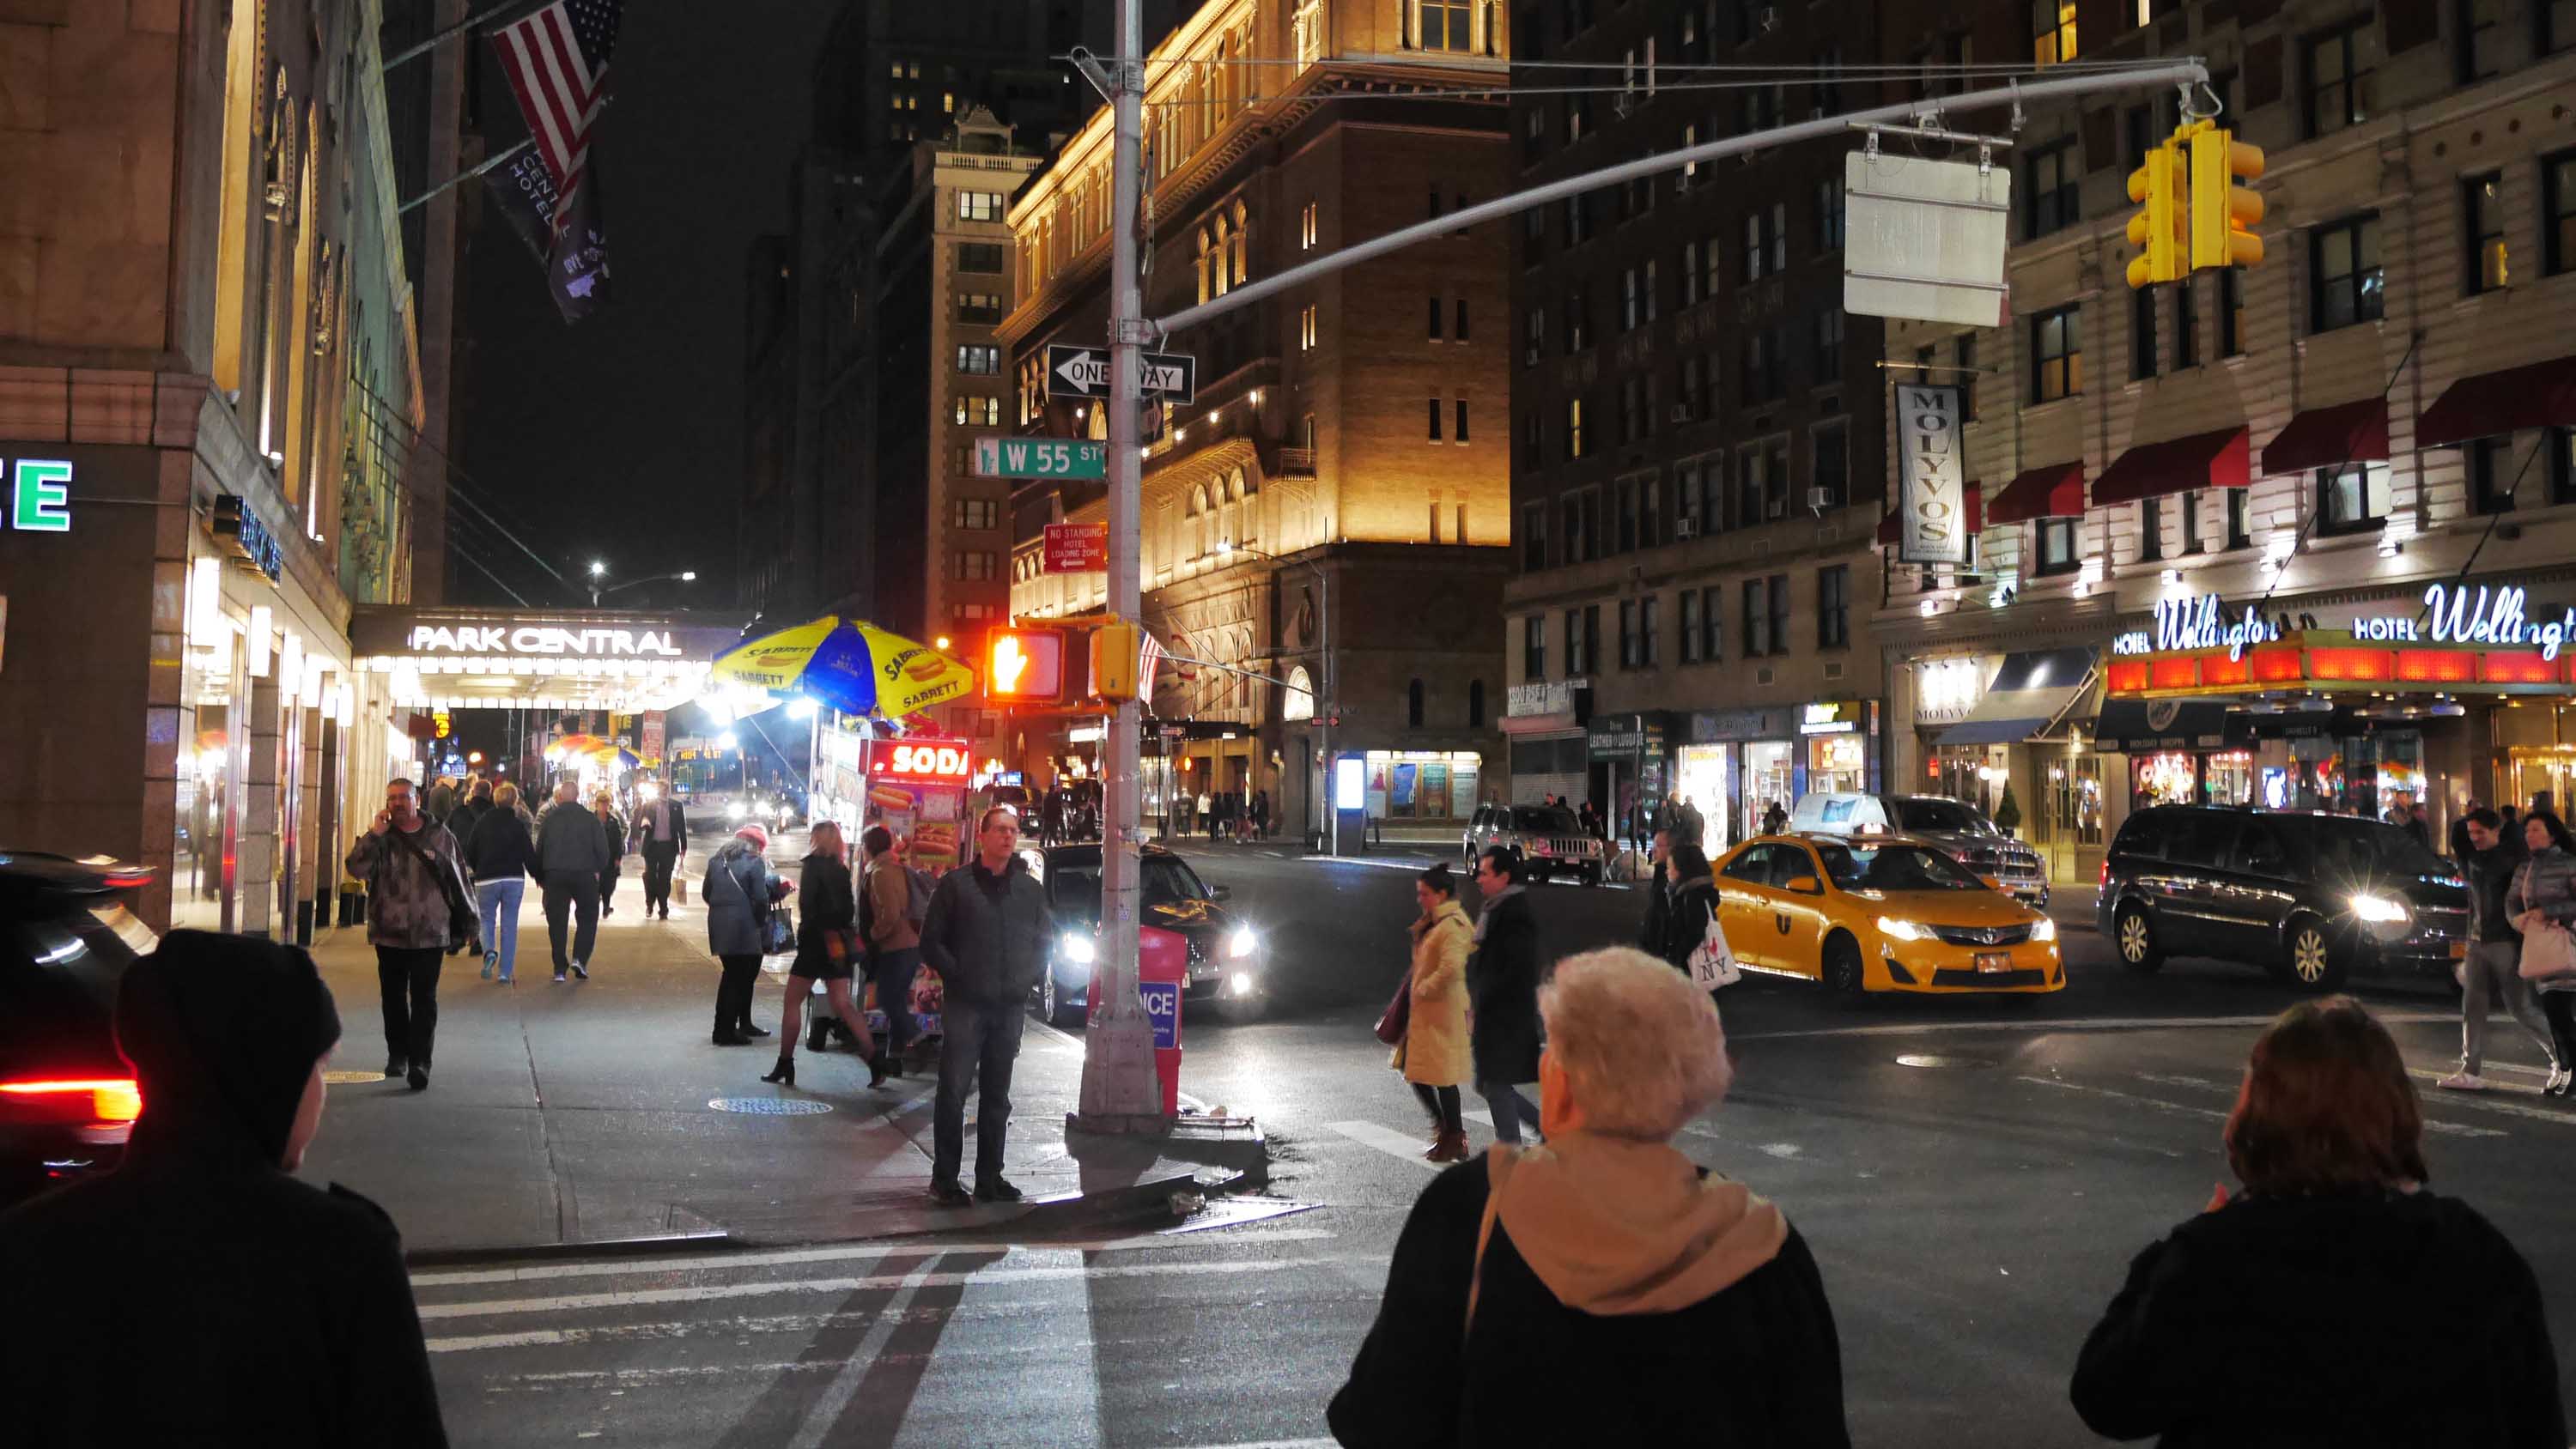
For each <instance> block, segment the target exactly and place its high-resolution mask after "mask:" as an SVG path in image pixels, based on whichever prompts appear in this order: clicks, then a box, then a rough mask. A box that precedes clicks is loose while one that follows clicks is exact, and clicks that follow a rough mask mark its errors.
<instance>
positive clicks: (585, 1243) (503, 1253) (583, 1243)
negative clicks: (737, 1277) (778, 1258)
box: [403, 1213, 750, 1268]
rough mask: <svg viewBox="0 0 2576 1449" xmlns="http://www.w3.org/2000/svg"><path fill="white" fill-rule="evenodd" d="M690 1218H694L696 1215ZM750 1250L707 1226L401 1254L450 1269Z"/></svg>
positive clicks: (406, 1262) (413, 1263)
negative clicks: (723, 1250) (707, 1250)
mask: <svg viewBox="0 0 2576 1449" xmlns="http://www.w3.org/2000/svg"><path fill="white" fill-rule="evenodd" d="M690 1216H692V1217H695V1216H696V1214H694V1213H692V1214H690ZM749 1246H750V1244H748V1243H745V1242H744V1241H742V1240H741V1239H739V1238H737V1237H735V1236H734V1235H733V1234H732V1232H730V1231H729V1230H727V1229H725V1228H723V1227H721V1226H716V1225H713V1224H710V1225H709V1226H708V1227H707V1228H706V1229H705V1230H703V1231H688V1232H676V1233H648V1234H645V1235H643V1236H641V1237H632V1238H597V1239H590V1240H582V1239H575V1240H573V1241H570V1242H562V1243H517V1244H510V1245H507V1246H494V1247H479V1248H477V1247H464V1248H407V1249H405V1250H404V1251H403V1266H404V1267H406V1268H453V1267H459V1266H462V1265H465V1264H470V1263H542V1262H551V1261H554V1260H556V1259H561V1258H649V1257H653V1256H655V1255H657V1254H662V1253H679V1252H690V1251H704V1250H706V1249H708V1248H742V1247H749Z"/></svg>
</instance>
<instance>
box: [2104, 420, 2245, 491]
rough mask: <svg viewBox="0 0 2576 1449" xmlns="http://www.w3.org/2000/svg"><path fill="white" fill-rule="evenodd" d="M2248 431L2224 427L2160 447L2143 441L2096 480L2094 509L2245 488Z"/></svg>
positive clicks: (2163, 443) (2178, 439)
mask: <svg viewBox="0 0 2576 1449" xmlns="http://www.w3.org/2000/svg"><path fill="white" fill-rule="evenodd" d="M2245 446H2246V445H2245V430H2244V429H2243V428H2225V429H2222V430H2220V431H2218V432H2215V433H2195V434H2193V435H2192V436H2191V437H2188V438H2174V439H2171V440H2169V441H2167V442H2162V443H2140V444H2139V445H2138V446H2136V447H2134V448H2131V449H2130V450H2129V451H2127V452H2125V453H2122V454H2121V455H2120V456H2119V457H2118V458H2117V459H2115V460H2113V461H2112V464H2111V466H2110V467H2108V468H2105V469H2103V470H2102V476H2101V477H2099V478H2096V479H2094V480H2093V506H2094V507H2096V508H2100V507H2103V506H2104V505H2106V504H2112V503H2135V502H2137V501H2138V500H2139V499H2141V498H2162V497H2164V496H2165V495H2166V494H2168V493H2182V492H2186V491H2188V490H2190V489H2193V488H2242V487H2244V486H2245V485H2246V484H2248V483H2250V482H2252V481H2253V480H2252V479H2251V478H2250V477H2248V476H2247V475H2246V471H2245Z"/></svg>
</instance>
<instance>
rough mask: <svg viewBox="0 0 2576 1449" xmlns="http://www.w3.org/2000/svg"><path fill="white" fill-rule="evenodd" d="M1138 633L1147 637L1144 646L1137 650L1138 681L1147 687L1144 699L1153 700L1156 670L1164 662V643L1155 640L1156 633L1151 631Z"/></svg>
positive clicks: (1139, 631) (1140, 630)
mask: <svg viewBox="0 0 2576 1449" xmlns="http://www.w3.org/2000/svg"><path fill="white" fill-rule="evenodd" d="M1136 632H1137V633H1139V634H1142V635H1144V636H1145V643H1144V645H1143V646H1142V647H1141V648H1139V649H1138V650H1137V654H1138V659H1137V664H1136V676H1137V679H1138V681H1139V682H1140V683H1142V684H1143V685H1144V686H1145V687H1144V691H1143V695H1144V698H1146V699H1152V698H1153V697H1154V670H1155V669H1156V668H1157V667H1158V666H1159V665H1161V664H1162V662H1163V641H1162V640H1160V639H1157V638H1155V637H1154V631H1153V630H1151V629H1139V630H1137V631H1136Z"/></svg>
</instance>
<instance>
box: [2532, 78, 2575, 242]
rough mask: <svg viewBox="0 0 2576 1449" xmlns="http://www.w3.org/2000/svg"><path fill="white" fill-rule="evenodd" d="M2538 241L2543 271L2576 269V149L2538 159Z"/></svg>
mask: <svg viewBox="0 0 2576 1449" xmlns="http://www.w3.org/2000/svg"><path fill="white" fill-rule="evenodd" d="M2571 38H2576V37H2571ZM2540 240H2541V250H2542V251H2543V252H2544V253H2545V255H2543V256H2542V257H2541V259H2540V264H2541V269H2542V270H2543V271H2544V272H2546V273H2547V274H2548V275H2550V276H2553V277H2554V276H2557V275H2558V274H2559V273H2560V272H2565V271H2576V151H2561V152H2559V153H2558V154H2557V155H2555V156H2544V157H2542V158H2541V161H2540Z"/></svg>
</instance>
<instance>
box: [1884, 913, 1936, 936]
mask: <svg viewBox="0 0 2576 1449" xmlns="http://www.w3.org/2000/svg"><path fill="white" fill-rule="evenodd" d="M1878 933H1879V934H1880V935H1882V936H1885V937H1887V938H1888V939H1889V940H1892V941H1927V940H1930V939H1931V937H1932V933H1931V932H1930V931H1928V930H1926V929H1924V928H1923V927H1922V926H1920V925H1918V924H1916V923H1915V922H1912V921H1905V920H1899V919H1897V918H1896V917H1894V916H1881V917H1879V918H1878Z"/></svg>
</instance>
